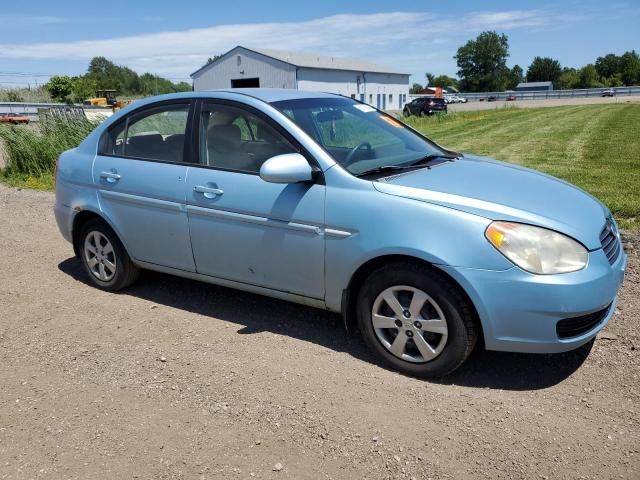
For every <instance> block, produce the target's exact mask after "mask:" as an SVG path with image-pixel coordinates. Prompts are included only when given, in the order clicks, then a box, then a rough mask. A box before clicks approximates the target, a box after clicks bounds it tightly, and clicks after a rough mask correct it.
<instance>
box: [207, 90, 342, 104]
mask: <svg viewBox="0 0 640 480" xmlns="http://www.w3.org/2000/svg"><path fill="white" fill-rule="evenodd" d="M215 92H226V93H235V94H239V95H249V96H251V97H254V98H257V99H259V100H262V101H263V102H267V103H271V102H279V101H282V100H297V99H300V98H335V97H337V96H339V95H336V94H333V93H325V92H309V91H305V90H295V89H291V88H230V89H224V90H208V91H202V92H194V93H199V94H206V93H215Z"/></svg>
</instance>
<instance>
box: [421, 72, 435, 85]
mask: <svg viewBox="0 0 640 480" xmlns="http://www.w3.org/2000/svg"><path fill="white" fill-rule="evenodd" d="M424 76H425V78H426V79H427V86H428V87H433V86H434V85H433V79H434V78H436V77H435V75H434V74H433V73H431V72H427V73H425V74H424Z"/></svg>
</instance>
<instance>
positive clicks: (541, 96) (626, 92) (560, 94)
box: [409, 86, 640, 102]
mask: <svg viewBox="0 0 640 480" xmlns="http://www.w3.org/2000/svg"><path fill="white" fill-rule="evenodd" d="M605 90H613V92H614V94H615V96H617V97H622V96H631V95H640V86H632V87H611V88H581V89H574V90H550V91H531V90H529V91H515V90H513V91H507V92H473V93H464V92H461V93H458V94H457V96H459V97H464V98H466V99H467V100H468V101H470V102H473V101H479V100H480V99H481V98H482V99H485V100H486V99H487V97H496V99H498V100H505V99H506V98H507V97H508V96H510V95H513V96H515V97H516V99H517V100H546V99H558V98H586V97H601V96H602V93H603V92H604V91H605ZM428 96H431V95H424V94H409V98H416V97H428Z"/></svg>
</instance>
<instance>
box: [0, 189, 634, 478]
mask: <svg viewBox="0 0 640 480" xmlns="http://www.w3.org/2000/svg"><path fill="white" fill-rule="evenodd" d="M52 204H53V195H52V194H51V193H47V192H35V191H28V190H15V189H10V188H7V187H4V186H1V185H0V251H1V252H2V255H0V362H1V363H2V369H1V370H0V372H1V373H0V381H1V385H2V388H1V390H0V478H3V479H4V478H16V479H27V478H53V479H62V478H64V479H67V478H74V479H97V478H105V479H125V478H141V479H142V478H153V479H165V478H188V479H193V478H206V479H211V478H215V479H235V478H238V479H250V478H262V479H272V478H290V479H307V478H308V479H320V478H336V479H337V478H345V479H347V478H348V479H351V478H353V479H365V478H366V479H378V478H385V479H386V478H406V479H410V478H416V479H428V478H433V479H441V478H452V479H456V478H491V479H496V478H541V479H545V478H549V479H556V478H572V479H573V478H597V479H604V478H607V479H608V478H636V479H637V478H639V477H640V428H639V424H640V415H639V410H640V402H639V397H640V379H639V377H638V375H639V373H640V369H639V368H638V367H639V364H640V362H639V360H638V358H639V357H638V351H639V350H638V349H640V334H639V332H640V258H639V256H638V254H637V251H638V248H639V247H640V241H639V240H640V239H639V238H638V236H635V237H630V240H631V243H633V244H635V249H634V250H632V252H631V258H630V264H629V267H628V276H627V280H626V283H625V286H624V289H623V292H622V298H621V301H620V305H619V309H618V311H617V312H616V315H615V316H614V318H613V321H612V323H611V324H610V325H609V327H608V328H607V329H606V333H605V334H604V335H603V338H600V339H598V340H597V341H596V343H595V346H594V347H593V349H592V350H591V352H590V353H589V354H588V356H587V353H588V352H587V350H586V349H583V350H582V351H577V352H572V353H569V354H563V355H556V356H548V355H545V356H535V355H516V354H504V353H502V354H500V353H490V352H476V353H474V355H473V356H472V357H471V359H470V361H469V362H468V363H467V364H466V365H465V366H464V367H463V368H462V369H460V370H459V371H458V372H456V373H455V374H454V375H453V376H451V377H449V378H447V379H446V380H444V381H442V382H438V383H427V382H424V381H421V380H416V379H413V378H408V377H404V376H402V375H399V374H397V373H394V372H391V371H387V370H385V369H383V368H381V367H380V366H378V365H376V364H375V363H374V361H373V360H372V357H371V356H370V355H369V353H367V351H366V349H365V347H364V345H363V344H362V342H361V340H360V339H359V338H358V337H352V338H347V337H346V336H345V335H344V333H343V329H342V324H341V319H340V318H339V317H338V316H335V315H331V314H327V313H324V312H321V311H317V310H313V309H310V308H306V307H301V306H297V305H292V304H288V303H284V302H281V301H277V300H272V299H267V298H263V297H259V296H255V295H251V294H246V293H240V292H236V291H234V290H229V289H226V288H220V287H215V286H211V285H206V284H201V283H198V282H194V281H188V280H182V279H177V278H173V277H170V276H167V275H160V274H155V273H146V274H145V275H143V277H142V278H141V281H140V282H139V283H138V284H136V285H135V286H134V287H132V288H131V289H129V290H128V291H126V292H124V293H121V294H109V293H105V292H101V291H99V290H96V289H94V288H92V287H90V286H89V285H88V284H87V283H86V278H85V275H84V273H83V271H82V270H81V265H80V263H79V261H78V260H76V259H75V258H73V257H72V251H71V247H70V245H68V244H67V243H66V242H65V241H64V240H63V239H62V238H61V237H60V235H59V234H58V232H57V228H56V226H55V222H54V219H53V215H52V211H51V208H52Z"/></svg>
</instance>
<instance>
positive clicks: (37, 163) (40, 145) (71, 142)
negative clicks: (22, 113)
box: [0, 117, 97, 177]
mask: <svg viewBox="0 0 640 480" xmlns="http://www.w3.org/2000/svg"><path fill="white" fill-rule="evenodd" d="M96 125H97V124H96V123H93V122H90V121H89V120H87V119H86V118H84V117H78V118H73V119H68V118H67V119H63V118H54V117H45V118H44V119H43V120H42V121H41V122H40V123H39V124H38V125H15V126H3V127H1V128H0V139H2V141H3V143H4V147H5V148H4V150H5V154H6V156H7V162H6V167H5V169H4V172H3V173H4V175H5V176H7V177H9V176H25V175H26V176H29V177H42V176H44V175H51V174H53V170H54V168H55V164H56V160H57V158H58V157H59V156H60V154H61V153H62V152H64V151H65V150H68V149H70V148H74V147H77V146H78V145H79V144H80V142H82V141H83V140H84V139H85V138H86V137H87V135H89V133H90V132H91V131H92V130H93V129H94V128H95V127H96Z"/></svg>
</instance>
